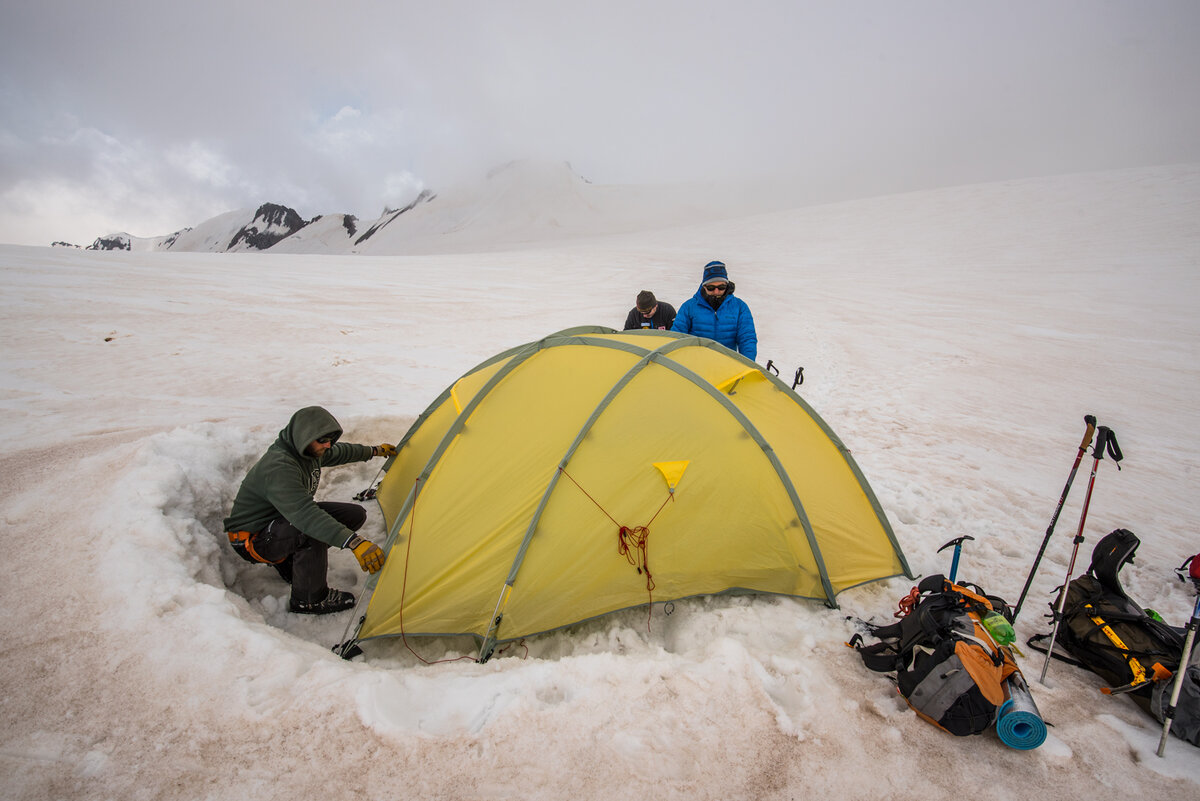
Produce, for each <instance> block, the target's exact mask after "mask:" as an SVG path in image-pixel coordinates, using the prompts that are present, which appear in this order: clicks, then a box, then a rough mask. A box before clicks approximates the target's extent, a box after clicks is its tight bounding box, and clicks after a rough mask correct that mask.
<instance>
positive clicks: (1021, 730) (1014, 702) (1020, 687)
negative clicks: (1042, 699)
mask: <svg viewBox="0 0 1200 801" xmlns="http://www.w3.org/2000/svg"><path fill="white" fill-rule="evenodd" d="M1004 693H1005V695H1007V696H1008V700H1006V701H1005V702H1004V703H1003V704H1001V706H1000V710H999V711H998V712H997V713H996V734H998V735H999V736H1000V741H1001V742H1003V743H1004V744H1005V745H1007V746H1008V747H1009V748H1016V749H1018V750H1020V751H1030V750H1032V749H1034V748H1037V747H1038V746H1039V745H1041V744H1042V743H1044V742H1045V741H1046V722H1045V721H1044V720H1042V715H1041V713H1040V712H1038V708H1037V704H1035V703H1034V702H1033V695H1032V694H1031V693H1030V692H1029V685H1027V684H1026V683H1025V678H1024V677H1023V676H1022V675H1021V674H1020V673H1014V674H1012V675H1011V676H1009V677H1008V680H1007V681H1005V682H1004Z"/></svg>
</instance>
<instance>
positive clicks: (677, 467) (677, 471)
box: [654, 459, 691, 494]
mask: <svg viewBox="0 0 1200 801" xmlns="http://www.w3.org/2000/svg"><path fill="white" fill-rule="evenodd" d="M689 464H691V461H690V460H688V459H684V460H683V461H682V462H655V463H654V466H655V467H657V468H658V472H660V473H662V476H663V478H665V479H666V480H667V489H668V490H669V491H670V492H671V494H674V493H675V487H677V486H679V480H680V479H682V478H683V471H684V470H687V466H688V465H689Z"/></svg>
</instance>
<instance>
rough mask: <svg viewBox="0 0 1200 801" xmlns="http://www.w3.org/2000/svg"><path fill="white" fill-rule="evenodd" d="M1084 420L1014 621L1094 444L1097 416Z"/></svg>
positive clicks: (1013, 617) (1014, 619) (1015, 611)
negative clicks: (1081, 439)
mask: <svg viewBox="0 0 1200 801" xmlns="http://www.w3.org/2000/svg"><path fill="white" fill-rule="evenodd" d="M1083 422H1084V423H1086V424H1087V430H1086V431H1084V432H1083V441H1082V442H1080V443H1079V453H1077V454H1075V464H1074V465H1072V466H1071V475H1069V476H1067V485H1066V486H1065V487H1063V491H1062V495H1060V496H1059V497H1058V506H1056V507H1055V508H1054V515H1053V516H1052V517H1051V518H1050V527H1049V528H1047V529H1046V536H1045V537H1043V538H1042V547H1041V548H1040V549H1039V550H1038V552H1037V556H1036V557H1035V558H1034V560H1033V567H1031V568H1030V569H1029V577H1028V578H1026V579H1025V588H1024V589H1023V590H1021V597H1020V598H1018V599H1017V605H1016V607H1014V608H1013V615H1012V622H1013V623H1016V622H1017V615H1019V614H1021V604H1023V603H1025V596H1026V595H1027V594H1028V593H1029V585H1030V584H1032V583H1033V576H1034V574H1035V573H1037V569H1038V564H1040V563H1041V561H1042V556H1043V555H1044V554H1045V553H1046V546H1047V545H1049V544H1050V535H1051V534H1053V533H1054V527H1055V526H1056V525H1057V524H1058V516H1059V515H1060V514H1061V513H1062V509H1063V504H1064V503H1066V502H1067V493H1069V492H1070V491H1071V484H1072V482H1074V481H1075V473H1076V472H1077V471H1078V470H1079V463H1080V462H1081V461H1083V455H1084V454H1085V453H1087V449H1088V446H1089V445H1091V444H1092V434H1094V433H1095V431H1096V416H1095V415H1092V414H1089V415H1085V416H1084V418H1083Z"/></svg>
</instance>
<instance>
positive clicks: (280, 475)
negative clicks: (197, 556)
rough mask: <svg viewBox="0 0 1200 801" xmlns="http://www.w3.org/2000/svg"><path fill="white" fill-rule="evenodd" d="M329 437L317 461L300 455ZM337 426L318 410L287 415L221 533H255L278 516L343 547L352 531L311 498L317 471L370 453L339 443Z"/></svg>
mask: <svg viewBox="0 0 1200 801" xmlns="http://www.w3.org/2000/svg"><path fill="white" fill-rule="evenodd" d="M326 436H328V437H333V440H334V444H333V446H332V447H331V448H330V449H329V450H327V451H325V453H324V455H323V456H321V457H320V458H317V457H316V456H309V455H308V454H306V453H305V452H304V451H305V449H306V448H307V447H308V446H309V444H311V443H312V442H313V441H314V440H317V439H320V438H321V437H326ZM341 436H342V426H341V425H340V424H339V423H338V421H337V420H336V419H335V418H334V416H333V415H332V414H330V413H329V412H327V411H326V410H325V409H322V408H321V407H320V406H309V407H307V408H304V409H301V410H300V411H298V412H296V413H295V414H294V415H292V419H291V420H289V421H288V424H287V426H285V427H284V429H283V430H282V431H280V432H279V437H278V439H276V440H275V442H273V443H272V444H271V447H269V448H267V452H266V453H265V454H263V457H262V458H261V459H259V460H258V462H257V463H256V464H255V465H254V467H251V468H250V472H249V473H247V474H246V478H245V479H244V480H243V481H242V486H241V488H240V489H238V493H237V497H236V498H234V500H233V509H232V510H231V511H230V513H229V517H227V518H225V530H226V531H249V532H251V533H257V532H259V531H262V530H263V529H264V528H266V526H267V524H268V523H270V522H271V521H272V520H274V519H275V518H277V517H283V518H286V519H287V521H288V522H289V523H291V524H292V525H293V526H295V527H296V528H298V529H300V531H302V532H304V534H305V535H307V536H309V537H312V538H313V539H317V540H320V541H321V542H324V543H328V544H329V545H331V546H334V547H336V548H343V547H345V545H346V541H347V540H349V539H350V537H352V536H353V535H354V532H353V531H351V530H350V529H348V528H346V527H345V526H343V525H342V524H341V523H339V522H338V521H337V520H334V519H333V517H331V516H330V515H329V514H328V513H327V512H325V511H324V510H323V509H321V507H319V506H317V502H316V501H315V500H314V499H313V496H314V495H316V492H317V485H318V484H319V483H320V482H321V468H322V467H332V466H334V465H339V464H346V463H347V462H365V461H367V460H368V459H370V458H371V457H372V456H373V455H374V450H373V449H372V448H371V447H370V446H369V445H354V444H351V443H343V442H338V441H337V440H338V439H340V438H341Z"/></svg>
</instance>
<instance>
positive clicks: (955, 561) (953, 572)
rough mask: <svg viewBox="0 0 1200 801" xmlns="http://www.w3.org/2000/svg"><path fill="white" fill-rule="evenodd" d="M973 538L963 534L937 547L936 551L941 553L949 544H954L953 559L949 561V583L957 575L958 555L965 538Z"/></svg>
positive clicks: (960, 553) (952, 581)
mask: <svg viewBox="0 0 1200 801" xmlns="http://www.w3.org/2000/svg"><path fill="white" fill-rule="evenodd" d="M973 539H975V538H974V537H972V536H969V535H965V534H964V535H963V536H961V537H958V538H956V539H952V540H950V541H949V542H947V543H946V544H945V545H943V546H942V547H941V548H938V549H937V552H938V553H941V552H942V551H944V550H946V549H947V548H949V547H950V546H951V545H953V546H954V559H953V561H951V562H950V583H951V584H953V583H954V579H955V578H957V577H958V557H959V556H960V555H962V544H963V542H965V541H966V540H973Z"/></svg>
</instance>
